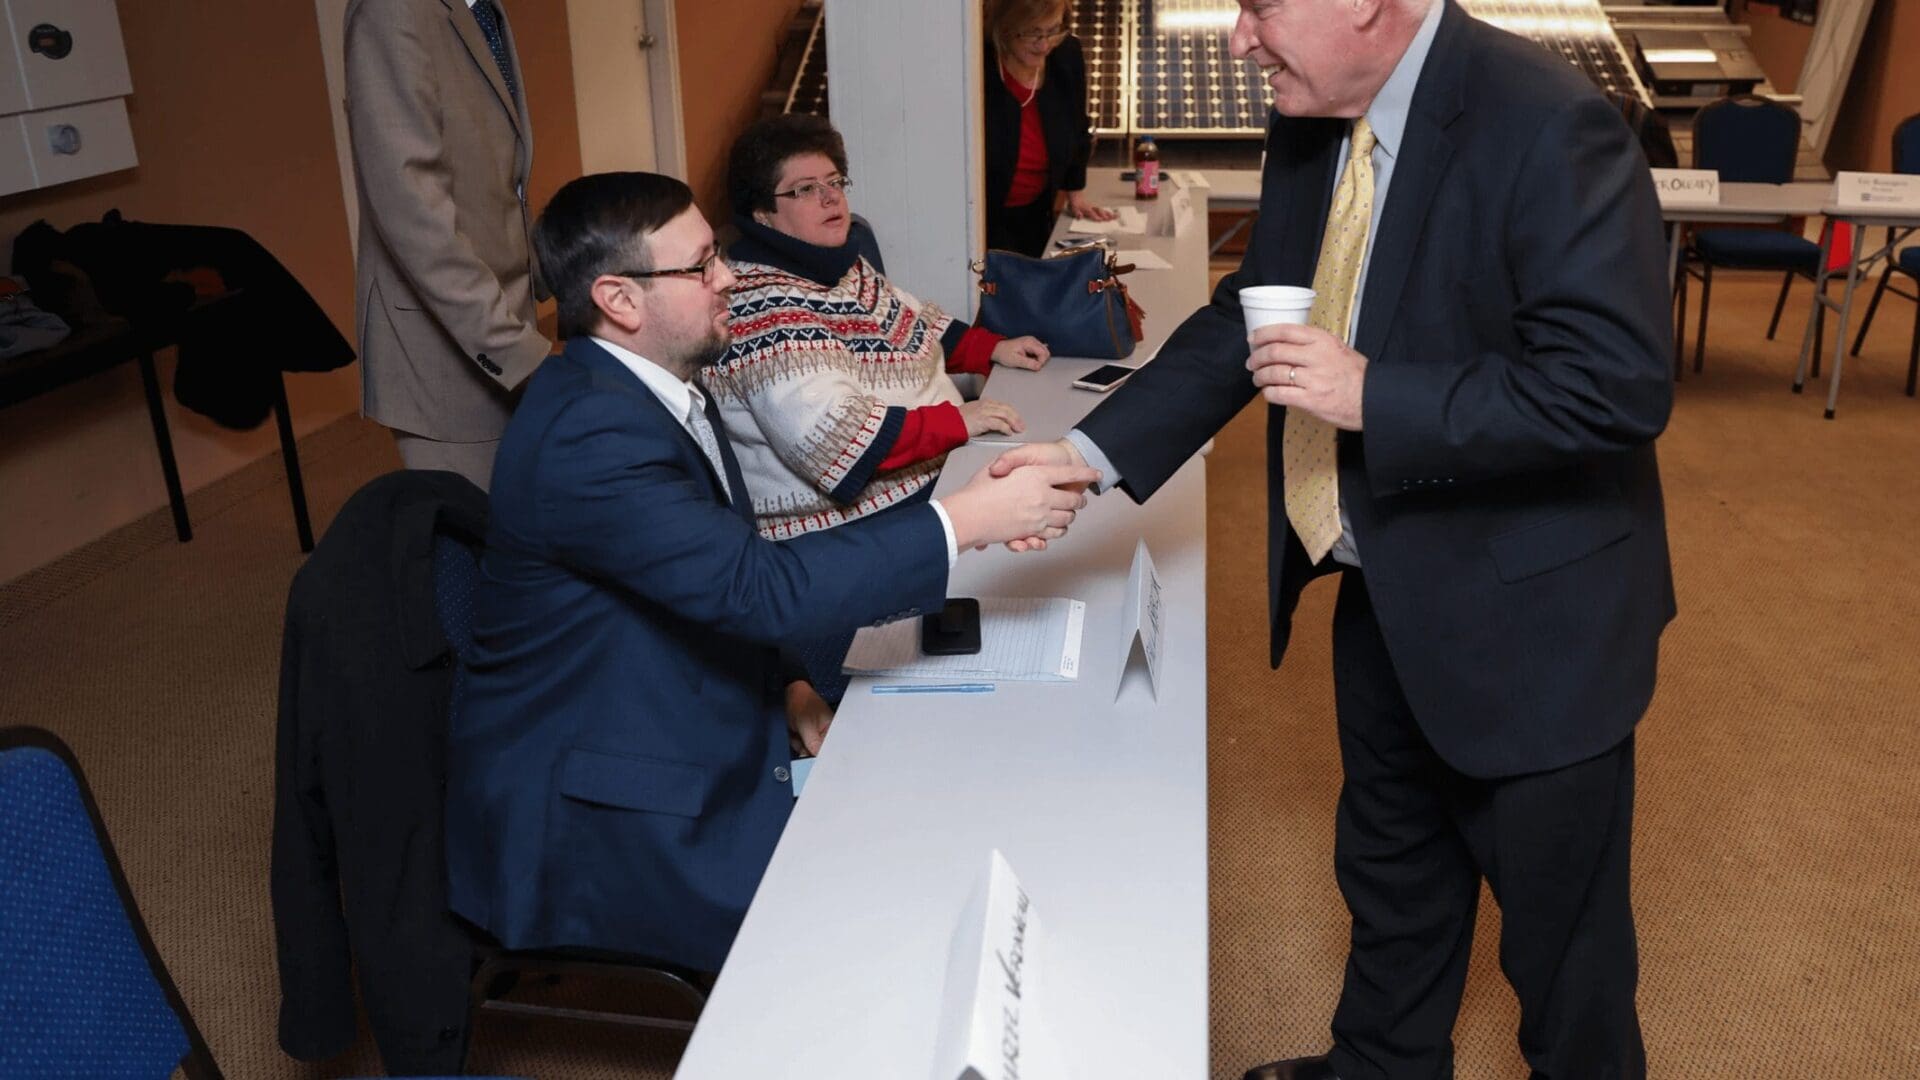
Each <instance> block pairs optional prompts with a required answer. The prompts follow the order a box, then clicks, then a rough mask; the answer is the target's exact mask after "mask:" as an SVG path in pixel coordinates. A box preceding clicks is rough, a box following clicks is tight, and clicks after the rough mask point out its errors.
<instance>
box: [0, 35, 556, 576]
mask: <svg viewBox="0 0 1920 1080" xmlns="http://www.w3.org/2000/svg"><path fill="white" fill-rule="evenodd" d="M119 10H120V20H121V27H122V30H123V32H124V34H125V37H126V43H127V61H128V65H129V67H130V68H131V71H132V77H133V86H134V93H133V97H132V98H130V99H129V101H128V106H129V112H130V114H131V118H132V124H133V135H134V144H135V147H136V149H137V151H138V153H139V157H140V165H139V167H138V168H135V169H132V170H128V171H126V172H120V173H113V174H110V175H107V176H101V177H94V178H92V179H88V180H82V181H78V182H76V183H73V184H67V185H63V186H60V187H55V188H50V189H47V190H44V191H38V192H27V193H22V194H19V195H15V196H9V197H6V198H0V244H5V243H7V242H8V241H9V240H10V238H11V237H12V236H13V235H14V234H15V233H17V232H18V231H19V230H20V229H21V228H23V227H25V226H26V225H28V224H29V223H31V222H33V221H34V220H36V219H38V218H46V219H47V220H49V221H51V222H52V223H54V224H55V225H57V226H60V227H63V228H64V227H68V226H71V225H73V224H76V223H78V222H81V221H86V220H94V219H97V218H98V217H99V216H100V215H101V214H102V213H103V212H105V211H106V210H108V209H110V208H114V207H118V208H119V209H120V210H121V211H123V212H124V213H125V214H126V215H127V216H128V217H131V218H135V219H139V220H146V221H156V222H168V223H179V224H207V225H226V226H232V227H235V228H240V229H244V230H246V231H247V232H249V233H250V234H252V235H253V236H254V237H255V238H256V239H258V240H259V241H261V242H262V243H263V244H265V245H266V246H267V247H268V248H269V249H270V250H271V251H273V253H274V254H275V255H276V256H278V257H279V259H280V260H281V261H282V262H283V263H285V264H286V265H287V267H288V269H290V270H291V271H292V272H293V273H294V275H295V276H296V277H298V278H299V279H300V281H301V282H302V283H303V284H305V285H306V287H307V289H308V290H309V291H310V292H312V293H313V295H314V297H315V298H316V299H317V300H318V301H319V302H320V305H321V307H322V308H324V309H325V310H326V312H327V314H328V315H329V316H331V317H332V319H333V321H334V323H335V324H336V325H338V326H339V327H340V328H341V329H342V331H343V332H345V333H348V334H349V338H351V328H352V326H353V261H352V255H351V248H350V245H349V242H348V236H347V224H346V211H345V207H344V204H343V201H342V194H341V190H340V177H339V170H338V166H337V163H336V159H335V156H334V141H333V127H332V120H331V116H330V111H329V108H328V102H327V89H326V78H325V74H324V71H323V68H322V63H321V51H320V38H319V28H318V25H317V22H316V15H315V11H314V6H313V5H312V4H310V3H287V2H285V0H276V2H266V3H263V2H260V0H194V2H192V3H153V2H151V0H120V3H119ZM509 10H510V11H511V13H512V15H513V17H514V26H515V33H516V37H517V40H518V44H519V47H520V51H521V63H522V65H523V67H524V68H525V69H526V71H525V78H526V81H527V87H528V98H529V101H530V103H531V104H532V108H533V112H534V119H533V123H534V137H535V161H534V176H533V185H532V191H531V192H530V197H532V198H533V199H535V200H536V202H535V205H536V206H537V205H540V204H541V203H543V202H544V201H545V199H546V198H547V197H548V196H549V195H551V194H552V192H553V190H554V189H555V188H557V187H558V186H559V185H560V184H561V183H564V182H565V181H566V180H567V179H569V178H571V177H572V176H574V175H577V174H578V172H579V167H580V147H579V136H578V134H577V129H576V124H575V121H574V109H573V82H572V78H573V77H572V71H571V61H570V59H569V54H568V44H567V24H566V4H565V2H564V0H510V3H509ZM162 366H163V368H166V369H167V370H168V371H170V369H171V363H170V359H169V360H167V361H163V365H162ZM163 375H164V377H165V378H166V379H167V381H168V384H169V386H170V385H171V376H170V374H164V373H163ZM287 383H288V386H287V389H288V394H289V396H290V398H291V399H292V402H293V407H294V414H295V424H296V428H297V429H298V430H300V431H301V432H305V431H309V430H312V429H313V428H316V427H319V426H321V425H323V424H325V423H327V422H329V421H331V420H332V419H334V418H336V417H338V416H340V415H342V414H344V413H347V412H351V411H353V410H354V409H356V408H358V406H359V396H360V392H359V378H358V369H357V368H354V367H350V368H346V369H343V370H341V371H337V372H332V373H329V374H326V375H296V376H289V377H288V379H287ZM170 397H171V394H169V398H170ZM169 405H170V407H169V420H170V422H171V424H172V426H173V436H174V445H175V452H176V453H177V455H178V456H179V460H180V469H181V474H182V477H183V479H184V481H185V484H186V487H187V489H188V490H189V491H192V490H194V489H196V488H199V487H202V486H204V485H206V484H207V483H209V482H211V481H212V480H215V479H218V478H219V477H221V476H224V475H226V474H227V473H230V472H232V471H234V470H235V469H238V468H240V467H241V466H243V465H245V464H247V463H248V462H250V461H252V460H254V459H255V458H257V457H260V456H262V455H264V454H267V453H272V452H275V451H276V450H277V441H276V439H275V437H274V434H273V429H272V425H271V424H268V425H266V426H263V427H261V428H260V429H258V430H255V431H251V432H231V431H226V430H224V429H222V428H219V427H217V426H215V425H214V424H212V423H211V422H210V421H207V420H206V419H204V418H202V417H200V416H198V415H195V414H193V413H188V412H185V411H184V410H181V409H179V408H178V407H177V406H172V405H171V402H170V403H169ZM165 503H166V492H165V488H164V486H163V484H162V482H161V478H160V466H159V462H158V460H157V459H156V457H155V455H154V449H153V437H152V433H151V429H150V427H149V426H148V422H147V418H146V411H145V404H144V399H143V398H142V396H141V392H140V380H139V376H138V374H137V372H136V370H135V369H134V368H133V367H132V366H131V365H128V366H124V367H122V368H120V369H118V370H116V371H114V372H110V373H108V374H105V375H101V376H97V377H95V378H92V379H88V380H84V381H82V382H80V383H77V384H74V385H71V386H68V387H65V388H63V389H61V390H59V391H57V392H55V393H52V394H48V395H46V396H43V397H41V398H38V399H36V400H34V401H32V402H29V403H27V404H24V405H19V406H16V407H14V408H11V409H8V410H6V411H5V413H4V414H0V506H4V507H6V508H7V513H8V523H7V527H6V528H5V529H4V530H0V581H4V580H7V579H10V578H12V577H15V576H17V575H18V574H20V573H21V572H23V571H25V570H27V569H30V568H32V567H34V566H37V565H39V564H41V563H43V562H46V561H48V560H49V559H52V558H54V557H56V556H58V555H60V554H61V553H63V552H65V551H67V550H70V549H71V548H73V547H75V546H78V545H79V544H81V543H84V542H85V541H87V540H90V539H92V538H94V537H97V536H99V535H101V534H103V533H105V532H108V531H110V530H112V529H114V528H116V527H118V526H120V525H123V524H125V523H127V522H129V521H132V520H134V519H135V518H137V517H139V516H140V515H142V514H144V513H146V512H148V511H150V510H153V509H155V508H156V507H160V506H163V505H165ZM288 543H289V544H291V543H292V524H291V520H289V523H288Z"/></svg>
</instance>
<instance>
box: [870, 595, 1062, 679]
mask: <svg viewBox="0 0 1920 1080" xmlns="http://www.w3.org/2000/svg"><path fill="white" fill-rule="evenodd" d="M1086 618H1087V605H1086V602H1085V601H1084V600H1069V599H1065V598H1062V597H1053V598H1038V599H1032V598H1023V599H998V600H996V599H982V600H981V601H980V651H979V652H977V653H974V654H973V655H971V656H925V655H922V654H921V652H920V620H919V619H903V620H901V621H899V622H894V623H888V624H887V625H885V626H868V627H864V628H862V629H861V631H860V632H859V633H858V634H855V635H854V638H853V647H852V648H850V649H848V650H847V659H846V663H845V665H844V667H843V670H845V671H846V673H847V674H849V675H894V676H900V677H904V678H909V679H957V678H966V679H993V680H1002V681H1010V682H1061V681H1064V680H1067V679H1073V678H1077V677H1079V674H1080V632H1081V628H1082V627H1083V625H1084V624H1085V623H1086Z"/></svg>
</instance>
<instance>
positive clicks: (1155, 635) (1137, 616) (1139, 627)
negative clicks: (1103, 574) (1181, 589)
mask: <svg viewBox="0 0 1920 1080" xmlns="http://www.w3.org/2000/svg"><path fill="white" fill-rule="evenodd" d="M1125 603H1126V607H1125V609H1124V612H1123V614H1122V616H1121V617H1122V618H1123V619H1124V620H1125V621H1124V622H1123V623H1122V624H1121V627H1120V629H1121V632H1122V633H1124V634H1125V635H1126V637H1125V638H1124V641H1125V646H1124V647H1125V649H1126V652H1125V654H1123V655H1122V656H1121V657H1120V685H1117V686H1115V687H1114V696H1115V697H1116V698H1117V697H1119V696H1120V687H1121V686H1124V685H1125V683H1126V675H1127V669H1128V668H1130V667H1132V666H1133V658H1134V657H1135V656H1136V655H1138V656H1140V657H1141V659H1143V660H1144V661H1145V662H1146V665H1147V685H1148V686H1149V687H1151V688H1152V690H1153V697H1154V700H1155V701H1158V700H1160V640H1161V633H1160V631H1161V618H1162V615H1163V613H1164V612H1165V610H1166V605H1165V604H1163V603H1162V602H1161V597H1160V575H1159V574H1157V573H1155V572H1154V569H1153V556H1152V555H1150V554H1148V553H1147V542H1146V541H1145V540H1139V541H1135V543H1134V545H1133V568H1132V569H1131V570H1128V571H1127V599H1126V601H1125Z"/></svg>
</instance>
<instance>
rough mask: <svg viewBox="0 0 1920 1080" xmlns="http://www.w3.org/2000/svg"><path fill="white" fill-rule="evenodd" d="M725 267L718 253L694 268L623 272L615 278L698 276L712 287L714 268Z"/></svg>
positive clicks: (640, 278) (698, 263)
mask: <svg viewBox="0 0 1920 1080" xmlns="http://www.w3.org/2000/svg"><path fill="white" fill-rule="evenodd" d="M724 265H726V263H725V260H723V259H721V258H720V253H719V252H717V251H716V252H714V253H713V254H711V255H708V256H707V257H706V258H704V259H701V260H700V261H699V262H697V263H694V264H693V265H692V266H676V267H674V268H673V269H671V270H622V271H620V272H619V273H617V274H615V275H614V276H615V277H623V278H634V279H636V280H642V281H644V280H648V279H651V278H663V277H692V276H695V275H698V276H699V278H700V280H701V281H702V282H703V283H705V284H708V285H711V284H713V277H714V268H715V267H717V266H724Z"/></svg>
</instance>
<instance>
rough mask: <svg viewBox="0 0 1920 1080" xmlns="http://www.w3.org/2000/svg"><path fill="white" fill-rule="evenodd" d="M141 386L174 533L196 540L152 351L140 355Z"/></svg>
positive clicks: (145, 351)
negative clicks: (145, 394) (171, 512)
mask: <svg viewBox="0 0 1920 1080" xmlns="http://www.w3.org/2000/svg"><path fill="white" fill-rule="evenodd" d="M140 382H141V383H142V385H144V386H145V387H146V391H147V417H148V418H149V419H151V420H152V421H153V442H154V446H155V447H157V448H158V449H159V451H160V474H161V475H162V476H163V477H165V478H166V481H167V503H168V504H169V505H170V506H172V507H173V532H174V535H175V536H178V537H179V538H180V542H181V543H183V544H184V543H186V542H187V541H189V540H191V539H193V523H192V522H190V521H188V520H187V493H186V492H185V491H183V490H181V488H180V465H179V463H178V462H176V461H174V459H173V434H172V432H170V431H169V430H168V429H167V406H166V402H165V401H163V400H162V399H161V397H160V373H159V372H158V371H157V370H155V368H154V366H153V350H152V349H142V350H141V352H140Z"/></svg>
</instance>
